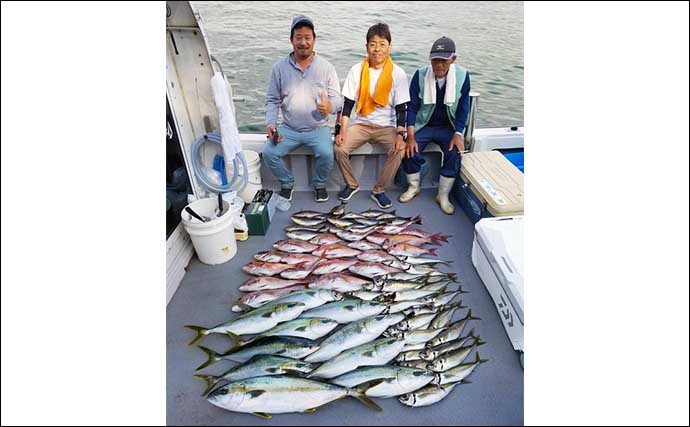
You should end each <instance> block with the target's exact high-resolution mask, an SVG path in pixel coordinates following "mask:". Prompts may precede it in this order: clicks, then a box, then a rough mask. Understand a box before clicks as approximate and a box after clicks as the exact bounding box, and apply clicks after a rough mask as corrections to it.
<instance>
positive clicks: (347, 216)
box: [342, 212, 365, 219]
mask: <svg viewBox="0 0 690 427" xmlns="http://www.w3.org/2000/svg"><path fill="white" fill-rule="evenodd" d="M342 218H343V219H362V218H365V217H364V216H363V215H360V214H358V213H355V212H347V213H346V214H345V215H343V216H342Z"/></svg>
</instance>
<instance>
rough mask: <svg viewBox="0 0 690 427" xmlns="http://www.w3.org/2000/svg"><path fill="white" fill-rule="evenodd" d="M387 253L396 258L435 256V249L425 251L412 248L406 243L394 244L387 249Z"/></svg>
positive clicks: (416, 247) (415, 247)
mask: <svg viewBox="0 0 690 427" xmlns="http://www.w3.org/2000/svg"><path fill="white" fill-rule="evenodd" d="M387 250H388V253H389V254H391V255H396V256H403V255H404V256H413V257H418V256H420V255H426V254H429V255H436V248H431V249H425V248H420V247H418V246H413V245H410V244H407V243H396V244H395V245H393V246H391V247H389V248H388V249H387Z"/></svg>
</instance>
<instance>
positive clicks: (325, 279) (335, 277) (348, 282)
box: [307, 273, 368, 292]
mask: <svg viewBox="0 0 690 427" xmlns="http://www.w3.org/2000/svg"><path fill="white" fill-rule="evenodd" d="M367 282H368V280H366V279H362V278H361V277H356V276H352V275H350V274H346V273H330V274H325V275H323V276H320V277H319V278H318V279H315V280H313V281H312V282H310V283H309V284H308V285H307V286H308V287H309V288H312V289H332V290H334V291H338V292H354V291H359V290H361V289H362V285H364V284H365V283H367Z"/></svg>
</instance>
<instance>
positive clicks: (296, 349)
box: [196, 337, 319, 371]
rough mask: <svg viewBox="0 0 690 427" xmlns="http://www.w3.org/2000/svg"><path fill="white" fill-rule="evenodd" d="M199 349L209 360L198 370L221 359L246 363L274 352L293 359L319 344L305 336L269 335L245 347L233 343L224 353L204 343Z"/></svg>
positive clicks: (299, 357)
mask: <svg viewBox="0 0 690 427" xmlns="http://www.w3.org/2000/svg"><path fill="white" fill-rule="evenodd" d="M199 349H200V350H202V351H203V352H204V353H206V355H207V356H208V360H207V361H206V362H204V363H202V364H201V365H200V366H199V367H198V368H196V370H197V371H198V370H201V369H204V368H205V367H207V366H209V365H211V364H213V363H216V362H217V361H219V360H232V361H235V362H240V363H244V362H246V361H248V360H249V359H251V358H252V357H254V356H257V355H260V354H274V355H279V356H284V357H291V358H293V359H301V358H303V357H306V356H308V355H310V354H312V353H313V352H315V351H316V350H318V349H319V346H318V345H317V344H316V343H315V342H313V341H311V340H307V339H304V338H295V337H267V338H261V339H259V340H257V341H254V342H253V343H251V344H249V345H247V346H245V347H238V346H237V345H233V346H232V347H231V348H230V350H229V351H227V352H226V353H223V354H219V353H216V352H215V351H213V350H211V349H210V348H206V347H204V346H202V345H200V346H199Z"/></svg>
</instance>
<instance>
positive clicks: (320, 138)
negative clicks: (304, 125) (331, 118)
mask: <svg viewBox="0 0 690 427" xmlns="http://www.w3.org/2000/svg"><path fill="white" fill-rule="evenodd" d="M278 133H280V134H281V135H283V140H282V141H280V142H279V143H277V144H275V145H274V144H273V143H272V142H271V141H269V140H268V139H267V140H266V143H265V144H264V148H263V150H262V151H261V154H262V156H263V158H264V162H265V163H266V166H268V168H269V169H270V170H271V173H272V174H273V176H275V177H276V179H277V180H278V181H280V186H281V187H282V188H292V187H293V186H294V185H295V177H294V175H293V174H292V173H291V172H290V171H289V170H288V169H287V168H286V167H285V163H284V162H283V157H284V156H286V155H287V154H289V153H290V152H292V151H294V150H296V149H297V148H299V147H300V146H302V145H303V144H304V145H306V146H307V147H309V148H310V149H311V150H312V151H313V152H314V158H315V160H316V162H315V167H314V174H313V176H314V179H313V185H314V188H326V182H327V181H328V177H329V176H331V171H332V170H333V141H332V140H331V131H330V129H329V128H328V127H326V126H324V127H321V128H318V129H314V130H311V131H306V132H298V131H294V130H292V129H289V128H288V127H286V126H279V127H278Z"/></svg>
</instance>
